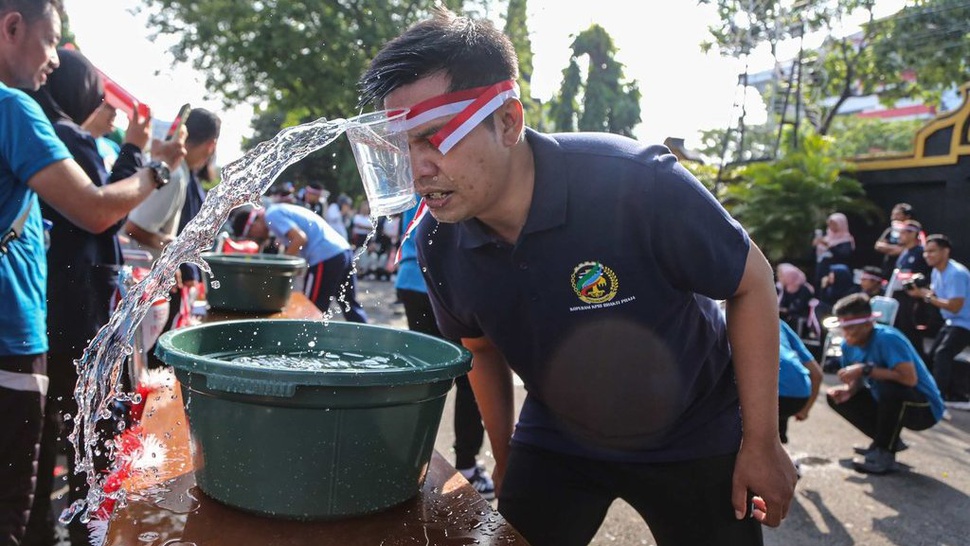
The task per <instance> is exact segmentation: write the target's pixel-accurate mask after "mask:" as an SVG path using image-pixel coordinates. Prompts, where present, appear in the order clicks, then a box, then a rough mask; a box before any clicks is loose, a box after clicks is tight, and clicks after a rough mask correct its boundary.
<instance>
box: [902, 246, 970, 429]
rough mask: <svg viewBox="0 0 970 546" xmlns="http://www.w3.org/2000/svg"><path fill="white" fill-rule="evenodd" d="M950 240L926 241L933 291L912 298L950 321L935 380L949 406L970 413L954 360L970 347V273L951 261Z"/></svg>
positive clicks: (936, 349)
mask: <svg viewBox="0 0 970 546" xmlns="http://www.w3.org/2000/svg"><path fill="white" fill-rule="evenodd" d="M950 248H951V246H950V239H949V238H948V237H947V236H945V235H942V234H934V235H930V236H929V237H928V238H927V239H926V247H925V251H924V254H925V256H926V262H927V263H928V264H929V265H930V267H932V268H933V271H932V273H931V275H930V287H929V288H915V287H914V288H912V289H910V290H909V293H910V295H912V296H913V297H915V298H920V299H922V300H923V301H924V302H925V303H926V304H928V305H932V306H933V307H935V308H937V309H939V310H940V314H941V315H943V318H944V319H945V320H946V323H945V324H944V326H943V327H942V328H941V329H940V331H939V333H938V334H937V335H936V339H935V340H934V342H933V348H932V349H930V355H931V357H932V369H933V377H934V378H935V379H936V384H937V385H938V386H939V387H940V391H941V392H942V394H943V400H944V401H945V403H946V405H947V406H949V407H952V408H954V409H962V410H970V385H961V384H959V382H958V381H955V375H954V373H953V366H954V360H955V359H956V356H957V355H958V354H960V352H961V351H963V350H964V349H966V348H967V346H970V305H967V304H966V301H967V298H968V297H970V272H968V271H967V268H966V267H965V266H964V265H963V264H961V263H960V262H958V261H956V260H951V259H950Z"/></svg>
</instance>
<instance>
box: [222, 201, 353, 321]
mask: <svg viewBox="0 0 970 546" xmlns="http://www.w3.org/2000/svg"><path fill="white" fill-rule="evenodd" d="M231 225H232V229H233V232H234V233H235V234H236V235H237V236H239V237H245V238H248V239H252V240H254V241H256V242H258V243H260V244H262V243H265V242H266V241H268V240H269V238H270V235H271V234H272V235H273V236H274V237H276V239H277V240H278V241H280V243H281V245H282V246H283V252H284V253H286V254H289V255H291V256H301V257H302V258H303V259H305V260H306V262H307V264H308V266H309V270H308V271H307V275H306V279H305V281H304V285H303V290H304V292H305V293H306V295H307V297H308V298H310V300H311V301H313V303H314V304H315V305H316V306H317V307H319V308H320V310H321V311H323V312H324V313H326V312H327V310H328V309H330V305H331V303H333V302H334V301H335V300H336V301H337V302H338V306H339V307H340V310H341V311H342V312H343V315H344V318H345V319H346V320H347V321H349V322H360V323H366V322H367V314H366V313H365V312H364V308H363V307H362V306H361V305H360V303H358V302H357V274H356V273H355V272H354V270H353V266H354V253H353V251H352V250H351V249H350V243H348V242H347V239H346V238H344V236H343V235H341V234H339V233H337V231H336V230H334V229H333V227H331V226H330V224H328V223H327V221H326V220H324V219H323V218H321V217H320V216H319V215H317V214H314V213H313V211H311V210H310V209H307V208H305V207H301V206H299V205H293V204H289V203H277V204H274V205H270V206H269V207H267V208H265V209H262V208H254V209H252V210H249V211H246V210H241V211H239V212H237V213H236V215H235V216H234V217H233V219H232V223H231Z"/></svg>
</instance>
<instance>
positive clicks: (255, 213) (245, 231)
mask: <svg viewBox="0 0 970 546" xmlns="http://www.w3.org/2000/svg"><path fill="white" fill-rule="evenodd" d="M262 211H263V209H260V208H256V207H253V210H251V211H249V216H247V217H246V225H244V226H243V230H242V233H241V234H240V236H241V237H247V236H249V230H250V228H252V227H253V222H255V221H256V218H259V214H260V213H261V212H262Z"/></svg>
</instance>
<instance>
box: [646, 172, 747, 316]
mask: <svg viewBox="0 0 970 546" xmlns="http://www.w3.org/2000/svg"><path fill="white" fill-rule="evenodd" d="M668 157H669V159H666V158H665V159H662V160H661V161H658V162H657V164H656V176H655V180H654V183H653V184H650V185H647V188H648V190H647V191H648V194H647V195H646V196H645V199H646V201H647V206H648V207H650V208H651V209H652V214H650V215H649V216H650V218H651V220H650V221H649V222H650V223H649V225H648V226H647V229H648V230H649V233H648V234H647V236H648V237H649V240H650V242H651V248H652V249H653V250H654V253H655V255H656V256H657V258H658V260H659V263H660V267H661V270H662V271H663V273H664V275H665V276H666V277H667V280H668V281H669V282H670V283H671V284H672V285H673V286H675V287H677V288H679V289H681V290H687V291H691V292H696V293H699V294H703V295H705V296H707V297H709V298H711V299H715V300H723V299H728V298H730V297H731V296H733V295H734V293H735V292H736V291H737V288H738V285H739V284H740V283H741V277H742V275H743V274H744V268H745V265H746V264H747V259H748V249H749V247H750V241H749V239H748V234H747V233H746V232H745V231H744V229H743V228H742V227H741V225H740V224H739V223H738V222H737V221H736V220H735V219H734V218H732V217H731V216H730V215H729V214H728V212H727V211H726V210H724V207H722V206H721V204H720V203H718V201H717V200H716V199H715V198H714V196H713V195H712V194H711V192H710V191H709V190H708V189H707V188H705V187H704V186H703V185H702V184H701V183H700V182H699V181H698V180H697V179H696V178H695V177H694V176H693V175H692V174H691V173H690V172H688V171H687V169H685V168H684V167H683V166H681V165H680V164H679V163H677V162H676V160H675V159H674V158H673V156H668Z"/></svg>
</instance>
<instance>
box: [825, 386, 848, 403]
mask: <svg viewBox="0 0 970 546" xmlns="http://www.w3.org/2000/svg"><path fill="white" fill-rule="evenodd" d="M825 394H827V395H828V396H829V397H831V398H832V400H833V401H834V402H835V403H836V404H842V403H843V402H846V401H847V400H848V399H849V398H852V394H853V391H852V389H851V388H849V386H848V385H839V386H838V387H832V388H830V389H829V390H827V391H826V392H825Z"/></svg>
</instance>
